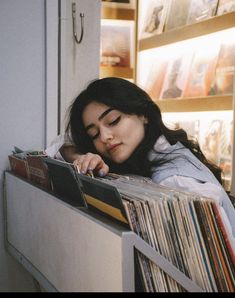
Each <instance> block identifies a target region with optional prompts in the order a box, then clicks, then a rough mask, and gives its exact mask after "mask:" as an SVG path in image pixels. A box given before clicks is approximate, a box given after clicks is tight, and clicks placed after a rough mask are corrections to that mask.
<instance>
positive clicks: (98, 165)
mask: <svg viewBox="0 0 235 298" xmlns="http://www.w3.org/2000/svg"><path fill="white" fill-rule="evenodd" d="M73 164H74V165H75V166H76V167H78V168H79V170H80V172H81V173H82V174H86V173H87V172H88V171H93V172H94V173H96V174H98V175H99V176H101V177H103V176H105V175H107V174H108V172H109V167H108V165H107V164H106V163H105V162H104V161H103V159H102V158H101V157H100V156H99V155H98V154H93V153H86V154H82V155H77V158H76V159H75V160H74V161H73Z"/></svg>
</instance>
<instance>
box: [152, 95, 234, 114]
mask: <svg viewBox="0 0 235 298" xmlns="http://www.w3.org/2000/svg"><path fill="white" fill-rule="evenodd" d="M155 102H156V104H157V105H158V106H159V108H160V109H161V111H162V112H167V113H174V112H204V111H223V110H232V109H233V97H232V95H223V96H208V97H200V98H198V97H197V98H182V99H175V98H174V99H164V100H155Z"/></svg>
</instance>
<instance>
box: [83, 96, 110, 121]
mask: <svg viewBox="0 0 235 298" xmlns="http://www.w3.org/2000/svg"><path fill="white" fill-rule="evenodd" d="M109 108H110V107H109V106H107V105H105V104H103V103H99V102H96V101H92V102H91V103H89V104H88V105H87V106H86V107H85V109H84V110H83V113H82V119H83V122H85V123H86V122H88V121H89V122H90V121H92V120H96V119H98V117H99V116H100V115H101V114H102V113H103V112H104V111H106V110H107V109H109Z"/></svg>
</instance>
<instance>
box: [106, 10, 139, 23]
mask: <svg viewBox="0 0 235 298" xmlns="http://www.w3.org/2000/svg"><path fill="white" fill-rule="evenodd" d="M101 18H102V19H115V20H127V21H134V20H135V10H134V9H125V8H111V7H102V10H101Z"/></svg>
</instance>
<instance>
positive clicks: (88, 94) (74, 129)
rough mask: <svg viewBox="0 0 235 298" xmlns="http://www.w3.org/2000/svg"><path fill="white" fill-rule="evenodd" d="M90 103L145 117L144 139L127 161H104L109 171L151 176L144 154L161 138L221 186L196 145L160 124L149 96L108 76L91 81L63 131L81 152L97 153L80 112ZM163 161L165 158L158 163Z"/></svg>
mask: <svg viewBox="0 0 235 298" xmlns="http://www.w3.org/2000/svg"><path fill="white" fill-rule="evenodd" d="M91 102H98V103H102V104H105V105H107V106H109V107H111V108H114V109H116V110H119V111H121V112H123V113H125V114H129V115H137V116H144V117H145V118H146V119H148V123H147V124H146V126H145V137H144V140H143V141H142V142H141V144H140V145H139V146H138V148H136V150H135V152H134V153H133V154H132V156H131V157H130V158H129V159H128V160H127V161H125V162H124V163H122V164H120V165H117V164H114V163H113V162H112V161H110V160H107V159H105V158H104V160H105V162H106V163H107V164H108V165H109V167H110V170H111V171H113V172H119V173H129V174H130V173H131V174H139V175H142V176H151V168H152V166H153V164H152V163H151V162H150V161H149V160H148V158H147V155H148V152H149V151H150V150H151V149H152V148H153V146H154V144H155V142H156V140H157V139H158V138H159V137H160V136H161V135H164V136H165V138H166V139H167V141H168V142H169V143H170V144H171V145H174V144H175V143H176V142H178V141H179V142H181V143H182V144H183V145H184V146H185V147H186V148H188V149H189V150H190V151H191V152H192V153H193V154H194V155H195V156H196V157H197V158H198V159H199V160H200V161H201V162H203V163H204V164H205V165H206V166H207V167H208V168H209V169H210V170H211V171H212V172H213V173H214V175H215V177H216V178H217V179H218V180H219V182H220V183H221V169H220V168H219V167H217V166H215V165H214V164H212V163H210V162H209V161H208V160H207V159H206V157H205V156H204V154H203V153H202V151H201V149H200V146H199V144H198V142H196V141H194V140H189V139H188V137H187V133H186V132H185V131H184V130H183V129H178V130H172V129H169V128H168V127H167V126H166V125H165V124H164V123H163V121H162V115H161V111H160V109H159V107H158V106H157V104H156V103H154V101H153V100H152V99H151V98H150V96H149V95H148V94H147V93H146V92H145V91H144V90H143V89H141V88H140V87H138V86H137V85H135V84H133V83H131V82H129V81H127V80H125V79H121V78H115V77H109V78H104V79H97V80H94V81H92V82H91V83H90V84H89V85H88V86H87V88H86V89H84V90H83V91H82V92H81V93H80V94H79V95H78V97H77V98H76V99H75V100H74V102H73V103H72V105H71V107H70V113H69V121H68V124H67V127H66V131H67V133H70V134H71V136H72V140H73V142H74V144H75V145H76V147H77V148H78V149H79V152H80V153H82V154H85V153H87V152H92V153H96V154H99V152H97V151H96V149H95V146H94V144H93V141H92V140H91V138H90V137H89V136H88V134H87V132H86V130H85V127H84V125H83V121H82V114H83V110H84V108H85V107H86V106H87V105H88V104H89V103H91ZM130 133H131V132H130ZM163 162H164V158H163V159H161V160H159V161H158V162H157V163H158V164H160V163H163ZM158 164H155V165H154V166H156V165H158Z"/></svg>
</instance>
